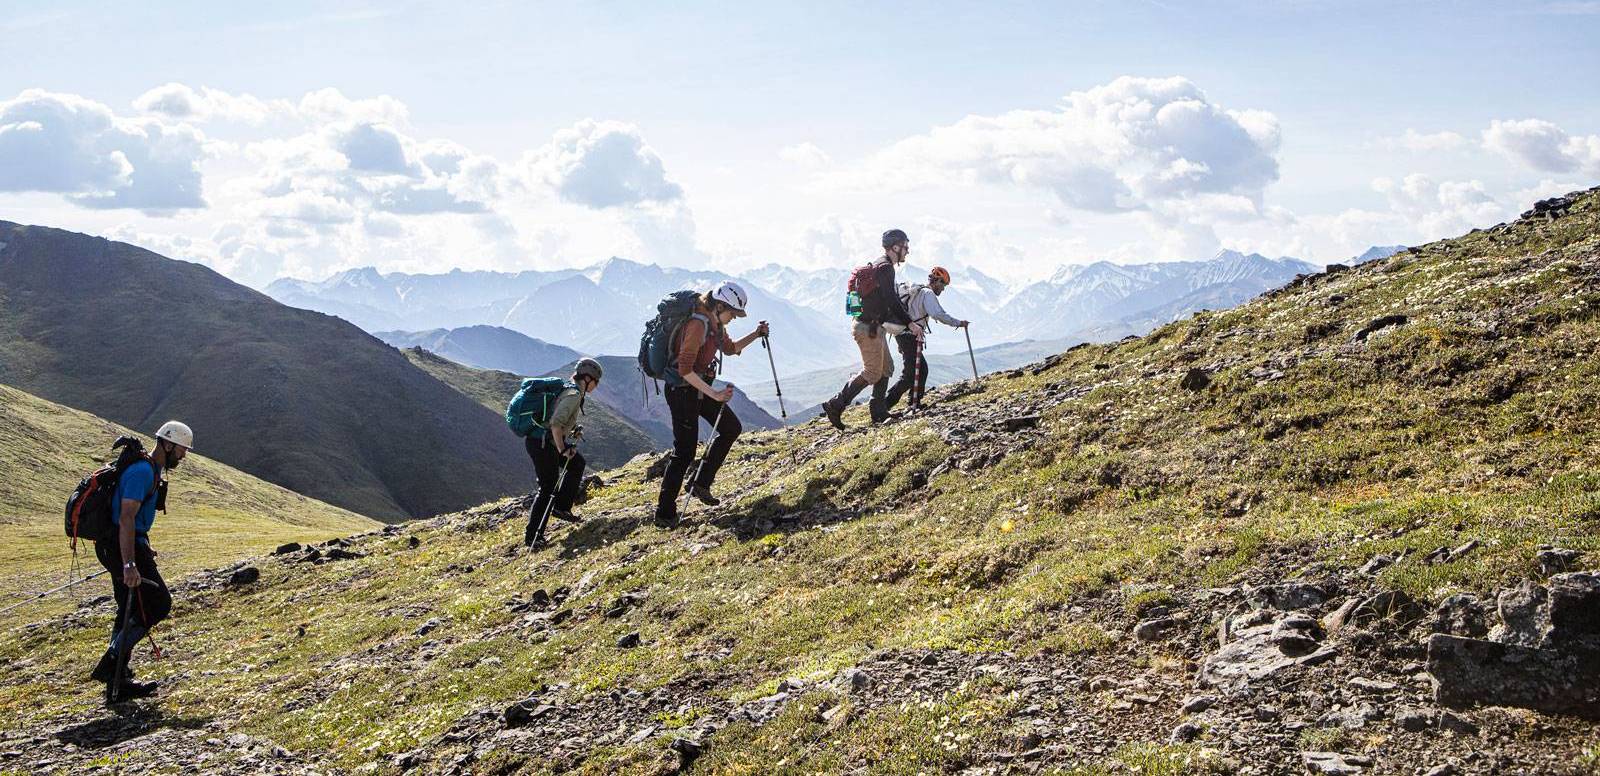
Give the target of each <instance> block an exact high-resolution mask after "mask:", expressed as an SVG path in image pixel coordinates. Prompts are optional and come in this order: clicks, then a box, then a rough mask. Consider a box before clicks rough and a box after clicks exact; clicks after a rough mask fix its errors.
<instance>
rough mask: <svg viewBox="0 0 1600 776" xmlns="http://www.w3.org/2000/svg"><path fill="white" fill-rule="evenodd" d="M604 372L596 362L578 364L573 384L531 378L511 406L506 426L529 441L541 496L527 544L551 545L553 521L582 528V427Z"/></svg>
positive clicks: (530, 520) (584, 360) (525, 535)
mask: <svg viewBox="0 0 1600 776" xmlns="http://www.w3.org/2000/svg"><path fill="white" fill-rule="evenodd" d="M602 374H603V370H602V369H601V368H600V362H598V361H595V360H594V359H592V358H582V359H579V360H578V363H577V365H576V366H574V367H573V369H572V379H571V380H563V379H561V378H559V377H530V378H528V379H526V380H523V381H522V386H521V388H520V389H519V390H518V391H517V394H516V396H514V397H512V399H511V405H510V406H509V407H507V408H506V424H507V425H509V426H510V427H511V430H512V431H513V432H515V433H516V434H517V435H518V436H521V437H522V438H523V446H524V447H525V448H527V450H528V457H529V458H531V459H533V473H534V477H535V479H536V480H537V481H538V483H539V493H538V495H537V496H535V497H534V499H533V507H532V508H531V509H529V510H528V527H527V529H526V530H524V531H523V535H522V543H523V544H524V545H525V546H528V547H532V548H538V547H541V546H543V545H544V544H545V536H544V529H545V526H546V524H547V523H548V522H549V520H550V517H551V516H552V515H553V516H555V517H556V518H557V519H559V520H565V521H567V522H572V523H576V522H579V519H578V517H577V516H576V515H574V514H573V513H572V506H573V502H574V501H576V500H577V497H578V490H579V488H581V487H582V486H583V467H584V460H583V455H582V454H581V453H579V452H578V439H579V437H581V436H582V431H581V429H580V428H579V426H578V421H579V419H580V418H581V417H582V415H583V401H584V398H585V397H586V396H588V394H590V393H592V392H593V391H594V389H595V388H597V387H599V385H600V377H601V375H602Z"/></svg>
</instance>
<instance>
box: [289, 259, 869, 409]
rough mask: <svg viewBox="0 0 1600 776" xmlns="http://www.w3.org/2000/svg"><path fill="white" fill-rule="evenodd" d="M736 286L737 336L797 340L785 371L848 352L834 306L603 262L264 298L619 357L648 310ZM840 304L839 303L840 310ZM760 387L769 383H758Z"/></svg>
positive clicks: (748, 370)
mask: <svg viewBox="0 0 1600 776" xmlns="http://www.w3.org/2000/svg"><path fill="white" fill-rule="evenodd" d="M729 279H734V280H740V282H741V283H742V284H743V285H744V286H745V287H746V290H747V291H748V292H749V294H750V302H749V310H750V313H751V318H750V319H747V320H744V321H741V322H739V323H736V324H735V325H734V326H733V327H732V328H733V331H734V333H735V334H743V333H744V332H747V331H748V330H749V327H750V326H752V325H753V324H754V322H755V321H756V320H766V321H769V322H771V324H772V326H773V329H774V331H775V332H779V334H777V335H776V336H777V338H778V339H779V340H780V341H783V342H788V343H799V342H805V343H808V344H809V345H810V347H808V348H804V349H802V348H793V347H791V348H789V349H788V355H789V357H790V358H791V359H792V360H793V363H792V364H791V365H790V368H791V369H795V370H808V369H818V368H822V367H825V366H828V365H830V364H833V363H837V362H838V361H839V359H840V357H841V356H848V354H850V353H852V352H854V349H855V348H854V345H853V344H852V343H851V341H850V338H849V332H848V327H847V326H846V325H845V321H844V316H843V312H842V308H841V310H840V311H836V314H835V315H833V316H829V315H824V314H822V313H820V312H818V311H815V310H812V309H810V308H805V307H800V306H797V305H794V304H791V303H789V302H787V301H785V300H784V299H782V298H781V297H779V296H777V295H774V294H772V293H769V292H768V291H767V290H766V289H764V288H762V287H761V286H759V285H757V284H756V283H753V282H751V281H749V280H743V279H739V278H734V277H733V276H731V275H728V274H726V273H722V272H715V271H709V270H708V271H693V270H685V269H678V268H663V267H659V266H656V265H653V264H640V263H638V262H633V261H628V260H626V259H621V258H615V257H613V258H611V259H608V260H606V261H604V262H601V263H599V264H595V265H593V266H591V267H587V268H584V269H581V270H555V271H549V272H544V271H532V270H530V271H526V272H514V273H513V272H463V271H459V270H457V271H452V272H449V273H444V274H437V275H411V274H406V273H379V272H377V271H376V270H374V269H371V268H362V269H353V270H347V271H345V272H341V273H338V274H336V275H334V276H333V277H330V278H328V279H327V280H323V281H320V282H310V281H303V280H293V279H280V280H277V281H274V282H273V283H272V284H270V285H268V286H267V288H266V293H267V294H269V295H271V296H272V297H273V298H275V299H277V300H279V301H281V302H283V303H284V304H288V305H292V306H296V307H303V308H306V309H311V310H317V311H319V312H325V313H327V314H329V315H337V316H339V317H341V318H344V319H345V320H348V321H350V322H351V323H354V324H356V325H357V326H360V327H361V328H363V329H366V330H367V331H370V332H380V331H382V332H390V331H419V330H427V329H434V328H445V329H453V328H458V327H464V326H471V325H480V324H482V325H492V326H500V327H504V328H507V329H512V330H514V331H518V332H521V333H523V334H526V335H528V336H530V337H534V338H537V339H539V340H542V341H544V342H547V343H551V344H556V345H560V346H563V347H568V348H571V349H573V350H574V351H576V352H579V353H585V354H589V355H594V354H599V353H606V354H629V353H633V352H635V351H636V350H637V348H638V338H639V333H640V332H641V331H642V330H643V328H644V322H645V321H646V320H648V319H649V318H650V317H651V316H653V315H654V314H655V306H656V303H657V302H659V301H660V300H661V299H662V297H664V296H666V295H667V294H669V293H671V292H673V291H677V290H680V289H685V288H692V289H705V288H710V287H711V286H713V285H715V284H716V283H718V282H721V281H723V280H729ZM841 304H842V303H841ZM725 370H726V371H725V374H726V375H727V376H728V378H729V379H730V380H733V381H735V382H754V381H756V380H759V379H761V376H762V375H763V374H765V373H766V372H767V367H766V365H765V364H757V363H755V361H754V360H752V359H743V360H740V359H728V360H727V361H726V362H725ZM768 379H770V375H768Z"/></svg>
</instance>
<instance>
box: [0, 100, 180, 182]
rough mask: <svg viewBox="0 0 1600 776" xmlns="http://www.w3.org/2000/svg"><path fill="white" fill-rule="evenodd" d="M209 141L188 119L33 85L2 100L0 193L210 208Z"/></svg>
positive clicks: (0, 109)
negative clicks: (203, 170) (117, 108)
mask: <svg viewBox="0 0 1600 776" xmlns="http://www.w3.org/2000/svg"><path fill="white" fill-rule="evenodd" d="M205 145H206V140H205V136H204V135H202V134H201V133H200V131H199V130H197V129H195V128H194V127H192V126H189V125H188V124H163V123H161V122H158V121H155V120H151V119H127V118H121V117H118V116H117V115H115V114H114V113H113V112H112V111H111V109H110V108H108V107H106V106H105V105H102V104H100V103H98V102H95V101H93V100H89V99H86V98H84V97H80V96H77V95H72V94H55V93H51V92H46V91H43V90H38V89H30V90H27V91H24V92H22V93H21V94H20V95H18V96H17V97H16V98H15V99H12V100H8V101H3V102H0V191H44V192H54V193H59V194H63V195H66V196H67V198H68V199H69V200H71V201H72V202H75V203H77V204H78V205H81V206H83V207H91V208H135V209H139V210H144V211H148V212H152V213H170V212H171V211H174V210H179V209H184V208H199V207H205V204H206V203H205V199H204V198H203V197H202V195H201V175H200V162H201V160H202V159H203V158H204V157H205V155H206V149H205Z"/></svg>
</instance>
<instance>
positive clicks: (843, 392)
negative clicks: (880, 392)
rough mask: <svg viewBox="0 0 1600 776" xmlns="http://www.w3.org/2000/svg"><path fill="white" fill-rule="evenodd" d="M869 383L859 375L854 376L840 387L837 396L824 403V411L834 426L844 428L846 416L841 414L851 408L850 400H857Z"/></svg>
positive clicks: (841, 429)
mask: <svg viewBox="0 0 1600 776" xmlns="http://www.w3.org/2000/svg"><path fill="white" fill-rule="evenodd" d="M867 385H868V383H867V382H866V381H864V380H862V379H861V377H860V376H859V375H858V376H856V377H852V378H850V382H848V383H845V384H844V387H843V388H840V389H839V394H838V395H837V396H834V397H833V398H832V399H829V400H827V401H825V402H823V403H822V411H823V412H824V413H826V414H827V416H828V422H829V423H832V424H833V427H834V428H836V429H839V430H840V431H843V430H844V418H843V417H841V416H842V415H844V411H845V410H847V409H850V402H853V401H855V400H856V397H857V396H859V395H860V394H861V392H862V391H865V390H866V389H867Z"/></svg>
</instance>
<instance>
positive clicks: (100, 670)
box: [89, 649, 133, 683]
mask: <svg viewBox="0 0 1600 776" xmlns="http://www.w3.org/2000/svg"><path fill="white" fill-rule="evenodd" d="M116 670H117V653H116V652H113V651H111V650H109V649H108V650H106V652H105V654H103V655H101V656H100V662H98V663H95V664H94V670H93V671H91V672H89V679H90V681H95V682H101V683H105V682H109V681H111V674H112V673H113V672H115V671H116ZM122 674H123V676H124V678H127V679H132V678H133V669H132V668H124V669H122Z"/></svg>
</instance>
